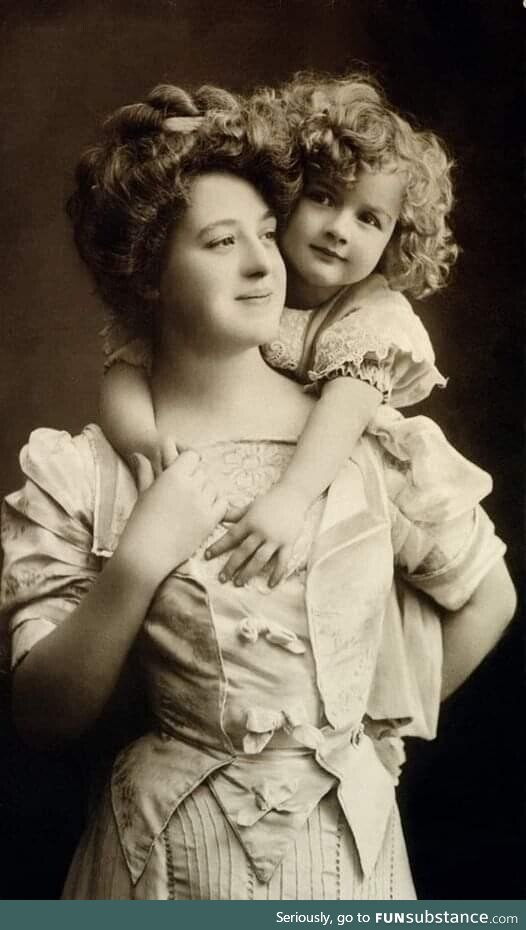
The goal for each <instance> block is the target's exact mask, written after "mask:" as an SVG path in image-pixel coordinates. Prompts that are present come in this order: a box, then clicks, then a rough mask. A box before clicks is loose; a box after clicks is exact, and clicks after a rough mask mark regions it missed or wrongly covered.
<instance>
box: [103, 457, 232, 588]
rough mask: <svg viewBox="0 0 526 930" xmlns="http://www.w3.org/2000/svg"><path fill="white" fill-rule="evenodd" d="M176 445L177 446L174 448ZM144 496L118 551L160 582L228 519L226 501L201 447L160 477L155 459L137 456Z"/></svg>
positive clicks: (152, 581) (152, 580)
mask: <svg viewBox="0 0 526 930" xmlns="http://www.w3.org/2000/svg"><path fill="white" fill-rule="evenodd" d="M173 451H175V450H173ZM135 464H136V468H135V471H136V475H137V484H138V487H139V491H140V494H139V497H138V500H137V503H136V504H135V507H134V509H133V511H132V514H131V517H130V519H129V520H128V523H127V524H126V528H125V530H124V532H123V534H122V536H121V540H120V543H119V546H118V552H119V555H120V557H121V558H124V559H125V560H126V561H129V562H130V563H131V564H132V566H133V569H134V571H137V572H138V573H139V574H141V575H142V576H143V577H144V578H145V579H146V580H147V582H148V583H149V584H150V585H151V586H153V587H157V586H158V585H159V584H160V583H161V581H162V580H163V579H164V578H165V577H166V576H167V575H169V574H170V572H171V571H173V569H174V568H176V567H177V566H178V565H180V564H181V563H182V562H184V561H186V559H188V558H189V557H190V556H191V555H193V553H194V552H195V550H196V549H197V548H198V547H199V546H200V545H201V543H202V542H204V540H205V539H206V538H207V536H209V535H210V533H211V532H212V530H213V529H214V527H216V526H217V524H218V523H219V521H220V520H222V519H223V517H224V515H225V512H226V509H227V508H226V502H225V501H224V500H223V499H222V498H221V497H219V495H218V493H217V490H216V488H215V486H214V485H213V484H212V483H211V482H210V481H209V480H208V478H207V476H206V474H205V472H204V470H203V468H202V467H201V461H200V458H199V455H198V454H197V452H194V451H193V450H188V451H186V452H183V453H182V454H181V455H179V456H177V457H176V458H174V459H173V460H172V463H171V464H167V466H166V467H165V470H164V471H163V472H162V474H161V475H160V476H159V477H158V478H154V474H153V468H152V465H151V463H150V462H149V461H148V459H146V458H145V457H144V456H142V455H137V456H136V462H135Z"/></svg>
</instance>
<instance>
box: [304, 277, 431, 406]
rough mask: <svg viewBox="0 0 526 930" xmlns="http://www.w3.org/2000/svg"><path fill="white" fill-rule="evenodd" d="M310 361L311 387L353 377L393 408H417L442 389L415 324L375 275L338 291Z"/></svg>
mask: <svg viewBox="0 0 526 930" xmlns="http://www.w3.org/2000/svg"><path fill="white" fill-rule="evenodd" d="M311 360H312V361H311V367H310V370H309V372H308V377H309V380H310V381H311V383H314V384H320V383H323V381H327V380H330V379H332V378H336V377H340V376H347V377H353V378H358V379H360V380H362V381H366V382H367V383H369V384H371V385H372V386H373V387H375V388H377V389H378V390H379V391H380V392H381V393H382V395H383V397H384V400H385V401H386V402H389V403H390V404H392V406H394V407H406V406H409V405H410V404H414V403H417V402H418V401H421V400H423V399H424V398H425V397H427V396H428V395H429V394H430V393H431V391H432V389H433V387H435V386H436V385H439V386H440V387H444V386H445V384H446V379H445V378H444V377H443V376H442V375H441V374H440V372H439V371H438V369H437V368H436V366H435V355H434V352H433V347H432V345H431V341H430V339H429V336H428V334H427V332H426V330H425V328H424V326H423V325H422V323H421V321H420V320H419V318H418V317H417V315H416V314H415V313H414V311H413V309H412V308H411V305H410V304H409V303H408V301H407V300H406V298H405V297H404V296H403V295H402V294H401V293H399V292H397V291H392V290H391V289H390V288H389V287H388V285H387V282H386V280H385V278H383V277H382V275H379V274H375V275H372V276H371V277H370V278H368V279H367V280H366V281H365V282H363V283H362V284H360V285H358V286H357V287H353V288H348V289H345V291H344V292H342V295H341V297H339V298H338V301H337V303H336V305H335V307H334V309H333V310H332V311H331V313H330V314H329V315H328V316H327V318H326V321H325V324H322V325H321V326H320V328H319V330H318V333H317V334H316V337H315V340H314V345H313V351H312V354H311Z"/></svg>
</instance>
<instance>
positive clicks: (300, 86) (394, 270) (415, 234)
mask: <svg viewBox="0 0 526 930" xmlns="http://www.w3.org/2000/svg"><path fill="white" fill-rule="evenodd" d="M280 99H281V102H282V106H283V108H284V111H285V114H286V117H287V119H288V122H289V125H290V127H291V132H292V134H293V136H294V139H295V142H296V145H297V147H298V152H299V159H300V161H301V166H302V172H303V177H304V182H305V181H308V180H309V179H312V178H313V176H314V177H315V178H318V179H319V180H321V181H323V180H325V181H326V182H329V183H330V182H331V181H332V182H333V183H334V182H335V183H337V184H343V185H348V184H352V182H353V181H354V180H355V179H356V177H357V175H358V173H359V172H360V171H361V170H362V169H363V168H369V169H370V170H372V171H382V172H383V171H386V172H389V171H398V170H400V171H402V172H404V182H405V183H404V190H403V194H402V206H401V212H400V217H399V220H398V223H397V226H396V229H395V231H394V233H393V236H392V239H391V241H390V243H389V245H388V247H387V249H386V252H385V255H384V257H383V260H382V264H381V270H382V271H383V272H384V274H385V275H386V277H387V278H388V280H389V283H390V285H391V286H392V287H394V288H397V289H399V290H407V291H412V293H413V294H415V296H417V297H421V296H424V295H426V294H430V293H432V292H433V291H435V290H437V289H438V288H440V287H442V286H443V285H444V284H445V283H446V281H447V277H448V274H449V271H450V268H451V266H452V264H453V263H454V261H455V260H456V258H457V255H458V248H457V246H456V245H455V243H454V240H453V236H452V233H451V229H450V228H449V225H448V223H447V217H448V214H449V213H450V211H451V208H452V206H453V189H452V183H451V169H452V167H453V162H452V160H451V158H450V157H449V156H448V154H447V151H446V149H445V146H444V144H443V142H442V141H441V140H440V139H439V138H438V136H436V135H435V134H434V133H432V132H426V131H422V130H419V129H417V128H416V127H415V126H413V125H411V123H410V122H409V121H408V120H407V119H404V118H403V117H402V116H400V114H399V113H398V112H397V111H396V110H395V109H394V108H393V107H392V106H391V104H390V103H389V102H388V101H387V99H386V97H385V95H384V92H383V90H382V88H381V86H380V85H379V84H378V83H377V82H376V81H375V80H374V79H373V78H372V77H370V76H369V75H368V74H366V73H362V72H357V73H353V74H349V75H347V76H344V77H342V78H334V77H324V76H322V75H316V74H311V73H300V74H297V75H296V76H295V77H294V78H293V79H292V81H290V82H289V83H287V84H285V85H284V87H283V88H282V89H281V91H280Z"/></svg>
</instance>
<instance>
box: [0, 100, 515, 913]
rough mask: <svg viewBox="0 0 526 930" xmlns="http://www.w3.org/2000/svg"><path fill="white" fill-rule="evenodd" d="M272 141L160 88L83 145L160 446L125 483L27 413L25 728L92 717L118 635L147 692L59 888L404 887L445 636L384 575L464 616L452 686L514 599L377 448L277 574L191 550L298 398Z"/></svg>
mask: <svg viewBox="0 0 526 930" xmlns="http://www.w3.org/2000/svg"><path fill="white" fill-rule="evenodd" d="M287 144H288V143H287V134H286V132H283V133H282V132H281V128H280V127H279V126H276V125H273V126H272V127H269V126H268V124H267V122H266V120H265V114H264V113H261V112H260V111H259V110H255V111H251V110H250V109H248V108H246V107H244V106H243V105H242V104H241V103H239V102H238V101H236V100H235V99H234V98H232V97H230V96H229V95H226V94H224V93H222V92H218V91H215V90H213V89H207V88H205V89H203V90H202V91H201V92H199V94H197V95H196V97H195V98H194V99H192V98H190V97H188V96H187V95H186V94H184V93H183V92H182V91H180V90H179V89H177V88H172V87H162V88H157V89H156V90H155V91H154V92H152V94H151V95H150V97H149V98H148V101H147V103H146V104H144V105H137V106H135V107H127V108H124V109H123V110H121V111H119V112H118V113H117V114H116V115H115V116H114V117H113V118H112V119H110V120H109V122H108V123H107V124H106V135H105V140H104V142H103V143H102V144H101V145H100V146H97V147H96V148H94V149H92V150H90V152H88V153H87V155H86V156H85V157H84V159H83V160H82V161H81V163H80V165H79V169H78V172H77V190H76V193H75V195H74V197H73V198H72V201H71V205H70V212H71V215H72V218H73V221H74V226H75V234H76V241H77V244H78V246H79V249H80V252H81V255H82V257H83V258H84V259H85V261H86V262H87V264H88V266H89V267H90V269H91V271H92V273H93V275H94V277H95V280H96V282H97V285H98V288H99V291H100V293H101V294H102V296H103V297H104V299H105V300H106V301H107V302H108V303H109V304H110V305H111V307H112V308H113V310H114V311H115V312H117V313H119V314H120V315H121V317H122V318H123V320H124V321H125V324H126V325H127V326H128V327H130V328H131V330H132V332H136V333H137V334H139V333H141V332H144V331H145V330H146V331H147V330H148V329H150V331H151V332H153V334H154V345H155V349H154V362H153V370H152V392H153V397H154V402H155V410H156V419H157V424H158V427H159V432H160V434H161V435H163V436H165V437H168V439H167V440H166V442H165V450H164V465H165V469H164V471H163V472H162V474H161V475H160V477H158V478H157V479H156V480H155V481H153V482H152V475H151V473H149V470H148V467H147V465H146V463H145V461H144V460H142V459H139V460H138V462H137V463H136V464H137V476H136V478H137V485H138V486H139V489H140V493H138V491H137V487H136V482H135V481H134V480H133V478H132V475H131V473H130V472H129V470H128V469H127V467H126V466H125V465H124V463H123V462H122V461H121V460H120V459H119V458H118V457H117V455H116V454H115V453H114V452H113V450H112V449H111V447H110V446H109V444H108V443H107V442H106V440H105V438H104V436H103V435H102V433H101V432H100V430H98V429H97V428H96V427H89V428H88V429H87V430H85V431H84V432H83V433H82V434H81V435H80V436H79V437H74V438H73V439H72V438H71V437H69V436H68V435H67V434H64V433H55V432H52V431H49V430H37V431H36V432H35V433H34V434H33V435H32V437H31V439H30V442H29V444H28V446H27V447H26V448H25V450H24V452H23V454H22V467H23V470H24V472H25V474H26V477H27V482H26V485H25V488H24V489H23V490H22V491H21V492H18V493H16V494H13V495H11V496H10V497H9V498H8V500H7V502H6V507H5V524H4V544H5V551H6V562H5V575H4V592H5V610H6V611H7V612H9V614H10V615H11V629H12V631H13V659H14V662H15V665H16V671H15V674H14V711H15V716H16V719H17V723H18V726H19V728H20V729H21V731H22V732H23V733H24V734H25V735H26V736H27V737H28V738H30V739H32V740H33V741H35V742H40V743H42V744H50V743H56V742H60V741H61V740H67V739H71V738H76V737H78V736H80V735H81V734H83V733H84V732H85V731H86V730H88V729H89V728H90V727H91V726H92V725H93V724H94V723H95V721H97V720H98V719H99V718H100V717H101V715H102V714H103V712H104V709H105V708H106V706H107V705H108V702H109V701H110V698H111V696H112V694H113V693H114V692H115V689H116V687H117V685H118V681H119V678H120V676H121V675H122V673H123V670H124V669H125V666H126V664H127V660H128V658H129V656H130V654H131V651H132V647H134V646H137V648H138V650H139V651H140V653H141V659H142V661H143V664H144V669H145V672H146V678H147V684H148V690H149V698H150V704H151V711H152V723H151V728H150V729H149V731H148V732H147V733H146V734H145V735H144V736H142V737H141V738H140V739H138V740H136V741H135V742H133V743H131V744H130V745H129V746H127V747H126V748H125V749H124V750H123V751H122V752H121V753H120V754H119V756H118V757H117V759H116V761H115V763H114V765H113V767H112V772H111V778H110V783H109V784H108V785H107V786H106V787H105V789H104V790H103V792H102V795H101V798H100V800H99V802H98V806H97V808H96V810H95V811H94V814H93V816H92V818H91V819H90V822H89V824H88V827H87V830H86V832H85V835H84V837H83V839H82V840H81V843H80V846H79V848H78V851H77V854H76V857H75V860H74V862H73V864H72V867H71V870H70V874H69V877H68V881H67V883H66V888H65V892H64V896H65V897H67V898H77V899H79V898H80V899H86V898H99V899H100V898H121V897H123V898H147V899H158V898H196V899H202V898H223V899H233V898H241V899H246V898H266V897H269V898H287V897H288V898H295V899H302V898H303V899H323V898H325V899H334V898H343V899H350V898H364V897H365V898H389V897H395V898H408V897H412V896H414V889H413V886H412V880H411V875H410V870H409V866H408V863H407V856H406V853H405V846H404V841H403V836H402V832H401V828H400V823H399V818H398V813H397V808H396V802H395V798H394V784H395V777H394V776H393V774H392V773H391V771H390V769H391V768H393V766H392V760H391V759H390V753H391V751H393V750H394V751H395V752H396V749H397V747H398V742H397V739H396V738H397V736H398V734H399V733H400V732H402V728H404V727H405V729H406V730H407V728H408V727H409V728H410V727H411V722H412V721H413V726H414V727H415V730H414V731H416V732H418V726H416V725H415V724H414V721H418V720H427V719H428V718H429V717H430V716H431V717H432V716H433V713H434V706H435V705H436V703H437V701H438V695H437V693H436V688H434V689H433V687H428V688H427V692H428V693H426V689H425V688H419V686H418V677H419V668H417V665H418V663H419V662H420V661H421V659H422V656H423V655H425V654H426V648H428V647H427V646H426V644H428V643H429V644H430V645H429V648H428V661H429V668H430V670H431V672H432V673H433V675H434V677H433V679H432V682H435V683H436V682H437V681H438V676H437V675H436V670H437V667H438V666H439V664H440V649H436V628H435V627H433V628H432V629H431V630H430V631H428V630H427V629H425V621H424V620H423V625H422V630H421V631H420V634H419V635H420V639H418V637H417V638H416V640H415V639H412V640H411V641H409V639H406V640H404V634H403V631H400V630H398V631H397V629H396V617H395V611H394V606H393V605H394V597H395V595H394V588H393V567H394V565H396V566H398V567H399V569H400V571H401V572H403V573H404V575H405V576H406V577H407V578H408V579H409V580H410V581H411V582H412V584H413V585H414V586H415V587H416V588H421V589H423V590H424V591H425V592H426V593H427V594H428V595H431V596H432V597H434V598H435V599H436V600H437V601H438V602H439V603H440V604H442V605H443V606H445V607H446V608H447V609H449V610H452V611H456V613H452V614H451V615H450V617H449V618H448V619H447V621H446V624H445V628H444V646H445V650H444V655H445V690H448V689H451V688H453V687H454V686H456V685H457V684H458V683H459V682H460V681H461V680H463V678H464V677H465V676H466V675H467V674H469V671H470V670H471V669H472V668H473V667H474V666H475V665H476V664H477V662H478V661H479V660H480V658H481V657H482V656H483V655H484V654H485V653H486V652H487V651H488V649H489V648H491V646H492V645H493V643H494V642H495V641H496V639H497V638H498V636H499V634H500V632H501V630H502V628H503V627H504V625H505V624H506V622H507V621H508V619H509V617H510V616H511V614H512V612H513V606H514V598H513V589H512V587H511V583H510V582H509V579H508V576H507V573H506V570H505V568H504V565H503V562H502V552H503V546H502V544H501V543H500V542H499V541H498V540H497V539H496V537H495V536H494V533H493V528H492V526H491V524H490V523H489V521H488V520H487V518H486V517H485V516H484V514H483V512H482V511H477V512H476V513H475V514H470V515H469V519H467V520H463V521H461V522H460V524H459V523H458V521H457V522H456V523H455V525H454V526H452V527H451V532H450V533H449V536H448V534H446V533H444V532H443V528H442V532H441V541H440V545H437V544H436V541H435V540H434V538H433V535H432V529H433V528H432V527H431V528H430V531H429V532H428V531H427V530H426V531H425V532H424V531H423V530H422V528H421V527H418V526H414V525H412V524H411V523H410V521H408V520H407V519H406V518H405V517H403V515H402V514H401V513H400V512H399V511H397V509H396V507H395V506H394V505H392V504H391V503H390V501H389V486H390V480H392V477H393V476H390V471H389V463H388V462H386V461H385V458H384V457H383V456H382V453H381V450H380V448H379V447H378V446H376V445H375V444H374V441H372V440H363V441H362V442H361V443H360V446H359V449H358V452H357V454H356V456H355V457H354V458H353V460H352V461H349V462H348V464H347V465H346V466H345V468H344V469H342V471H341V472H340V474H339V475H338V477H337V478H336V480H335V481H334V482H333V484H332V486H331V488H330V489H329V491H328V493H327V495H324V496H323V497H322V498H320V499H318V500H317V501H316V502H315V503H314V505H312V507H311V508H310V510H309V513H308V518H307V520H306V522H305V527H304V530H303V533H302V535H301V537H300V539H299V540H298V542H297V543H296V545H295V547H294V551H293V554H292V558H291V561H290V564H289V568H288V574H287V578H286V580H285V581H284V582H283V583H282V584H281V585H280V586H279V587H278V588H276V589H274V590H272V591H271V590H270V589H269V587H268V585H267V584H266V580H265V578H264V577H261V576H260V577H259V578H256V579H255V581H254V582H251V583H250V584H249V585H247V586H246V587H244V588H243V589H242V590H239V589H238V588H236V587H235V586H234V585H231V584H222V583H221V582H220V580H219V574H220V567H221V562H220V560H213V561H211V562H207V561H206V559H205V558H204V551H205V548H207V547H208V546H209V544H210V542H211V541H212V540H214V539H215V538H217V537H218V536H220V535H221V534H222V533H223V532H224V528H222V527H221V525H220V521H224V520H225V519H227V518H228V516H229V514H228V508H229V507H230V506H231V505H232V506H235V507H238V506H243V505H246V503H247V502H248V501H250V500H251V499H253V497H254V496H255V495H257V494H260V493H264V492H265V491H266V490H267V489H268V488H269V487H270V486H271V485H272V484H273V483H274V482H275V481H276V480H278V478H279V477H280V475H281V473H282V472H283V470H284V469H285V468H286V466H287V464H288V462H289V461H290V457H291V455H292V452H293V449H294V442H295V440H296V438H297V436H298V435H299V434H300V433H301V431H302V429H303V426H304V423H305V421H306V419H307V417H308V415H309V413H310V410H311V405H312V403H314V402H315V401H313V400H312V398H311V397H309V396H307V395H306V394H304V393H303V391H302V390H301V387H299V386H298V385H297V384H296V383H295V382H293V381H291V380H289V379H287V378H284V377H283V376H282V375H280V374H278V373H277V372H275V371H273V370H272V369H270V368H268V367H267V366H266V365H265V363H264V362H263V360H262V358H261V355H260V353H259V346H260V345H261V344H263V343H268V342H269V341H270V339H271V338H272V337H273V335H274V334H275V333H276V331H277V327H278V322H279V317H280V313H281V309H282V305H283V299H284V284H285V282H284V269H283V264H282V261H281V257H280V255H279V251H278V249H277V246H276V243H275V234H276V218H275V217H276V213H277V211H278V209H279V208H280V207H281V205H282V204H283V202H284V197H285V195H286V189H287V179H288V177H289V174H288V172H289V167H290V164H289V153H288V149H287ZM175 438H177V444H178V447H179V449H186V450H187V451H183V452H182V454H180V455H179V456H177V451H176V448H175ZM371 565H374V573H372V572H371V568H370V567H371ZM387 608H389V609H387ZM422 609H423V610H424V608H422ZM386 618H389V626H387V625H386ZM391 623H392V624H393V625H392V626H391ZM475 628H477V630H478V632H477V636H476V637H474V636H473V631H474V629H475ZM413 632H414V631H413ZM398 634H399V635H398ZM397 635H398V638H397ZM381 663H383V667H384V668H385V669H389V674H390V677H389V675H388V676H387V680H382V681H378V667H379V664H381ZM409 679H411V680H412V679H414V680H416V684H414V682H413V685H412V686H411V685H410V684H408V680H409ZM369 734H370V735H369ZM373 737H374V738H373ZM382 737H385V739H382ZM393 737H394V738H395V739H394V742H393ZM382 760H383V761H382Z"/></svg>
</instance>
